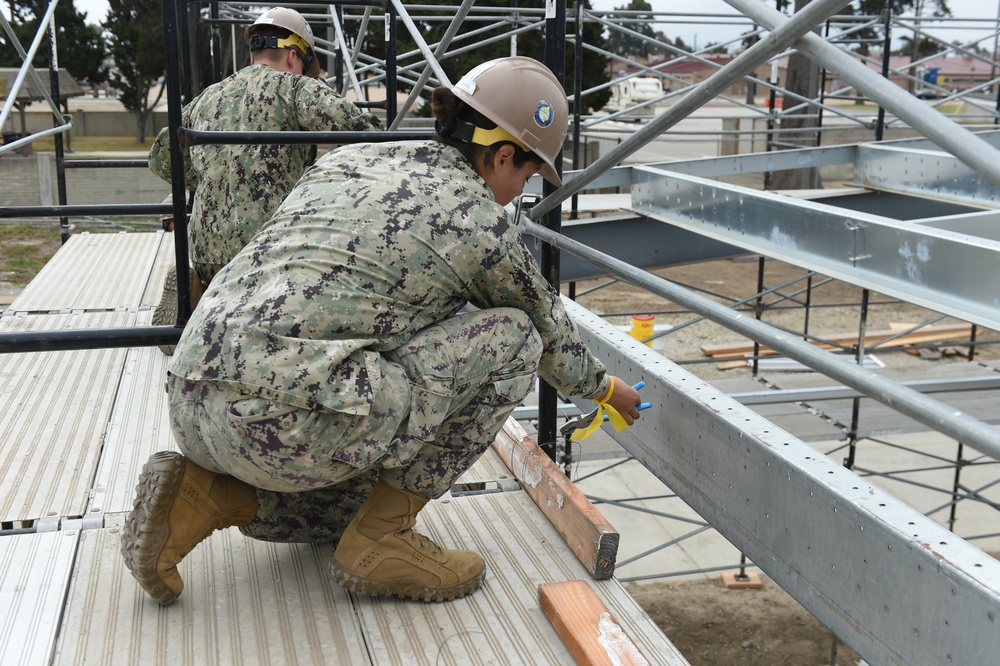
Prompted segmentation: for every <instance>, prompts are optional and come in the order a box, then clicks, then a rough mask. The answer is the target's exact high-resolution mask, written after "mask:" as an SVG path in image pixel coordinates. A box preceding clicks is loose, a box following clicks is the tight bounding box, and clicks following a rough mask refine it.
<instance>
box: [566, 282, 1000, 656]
mask: <svg viewBox="0 0 1000 666" xmlns="http://www.w3.org/2000/svg"><path fill="white" fill-rule="evenodd" d="M567 307H568V308H569V309H570V312H571V314H572V315H573V318H574V320H575V321H576V322H577V325H578V326H579V328H580V330H581V334H582V335H583V337H584V340H585V341H586V342H587V344H588V345H589V346H590V347H591V349H593V350H594V351H595V353H596V354H597V355H598V357H600V358H601V359H602V360H603V361H604V362H605V363H606V364H607V365H608V368H609V372H611V373H613V374H615V375H619V376H623V377H634V378H637V379H640V378H641V379H642V380H643V381H645V382H646V386H645V387H644V388H643V399H644V400H649V401H651V402H652V403H653V405H654V407H653V408H652V409H649V410H647V411H645V412H643V416H642V418H640V419H639V420H638V421H637V422H636V424H635V425H633V426H632V427H630V428H628V429H626V430H624V431H622V432H620V433H615V432H611V431H610V430H609V434H611V436H612V437H613V438H614V439H615V440H616V441H617V442H618V443H619V444H621V446H622V447H624V448H625V449H626V450H627V451H628V452H629V453H630V454H632V455H633V456H634V457H635V458H636V459H638V460H639V461H640V462H642V464H643V465H645V466H646V467H647V468H648V469H649V470H650V471H651V472H653V473H654V474H655V475H656V476H657V477H659V478H660V480H662V481H663V482H664V483H666V484H667V485H668V486H669V487H670V488H671V489H672V490H673V491H674V492H675V493H677V494H678V495H679V496H680V497H681V498H682V499H683V500H684V501H685V502H686V503H687V504H689V505H690V506H691V507H692V508H694V509H695V510H696V511H697V512H698V513H699V514H700V515H701V516H702V517H704V518H705V519H706V520H707V521H708V522H709V523H711V525H712V526H713V527H714V528H715V529H717V530H718V531H719V532H720V533H721V534H723V536H725V537H726V538H727V539H729V541H731V542H732V543H733V544H734V545H735V546H736V547H738V548H739V549H740V550H741V552H744V553H746V554H747V556H748V557H749V558H750V559H751V560H752V561H753V563H754V564H755V565H757V566H758V567H760V568H761V569H762V570H763V571H764V572H765V573H767V574H768V575H769V576H770V577H771V578H773V579H774V580H775V581H776V582H777V583H778V584H779V585H780V586H781V587H782V588H783V589H784V590H786V591H787V592H789V593H790V594H791V595H792V596H793V597H795V598H796V599H797V600H798V601H799V602H800V603H801V604H802V605H803V606H805V607H806V608H807V609H809V611H810V612H812V613H813V614H814V615H815V616H816V617H817V618H819V619H820V620H821V621H822V622H823V623H824V624H825V625H827V626H828V627H830V628H831V629H832V630H833V631H834V632H835V633H836V634H837V636H838V637H839V638H840V639H841V640H843V641H844V642H846V643H847V644H848V645H850V646H851V647H852V648H853V649H854V650H856V651H857V652H858V653H859V654H862V655H863V656H864V657H865V659H866V660H867V661H869V663H880V664H881V663H885V664H890V663H893V664H894V663H900V664H911V665H914V666H918V665H920V664H943V663H956V664H959V663H982V659H983V658H984V655H989V654H996V653H997V651H998V650H1000V631H998V630H997V629H998V624H1000V562H998V561H997V560H996V559H994V558H992V557H989V556H988V555H986V554H985V553H983V552H982V551H980V550H979V549H977V548H975V547H974V546H972V545H970V544H969V543H968V542H966V541H963V540H962V539H960V538H958V537H956V536H955V535H954V534H952V533H950V532H948V531H947V530H946V529H944V528H943V527H941V526H940V525H938V524H937V523H935V522H934V521H932V520H930V519H929V518H927V517H925V516H923V515H922V514H920V513H919V512H917V511H916V510H914V509H912V508H911V507H909V506H907V505H905V504H903V503H902V502H900V501H898V500H896V499H895V498H893V497H892V496H890V495H888V494H887V493H885V492H884V491H882V490H880V489H878V488H876V487H875V486H873V485H872V484H870V483H868V482H867V481H865V480H864V479H862V478H861V477H859V476H858V475H856V474H855V473H854V472H851V471H850V470H848V469H846V468H845V467H843V466H841V465H840V464H838V463H837V462H835V461H833V460H831V459H830V458H827V457H826V456H824V455H822V454H820V453H817V452H816V450H815V449H813V448H811V447H810V446H808V445H806V444H805V443H803V442H802V441H800V440H798V439H797V438H795V437H793V436H792V435H790V434H788V433H787V432H784V431H782V430H781V429H779V428H778V427H777V426H775V425H774V424H773V423H771V422H769V421H768V420H767V419H765V418H764V417H762V416H760V415H758V414H756V413H754V412H753V411H751V410H750V409H748V408H746V407H744V406H742V405H740V404H739V403H737V402H736V401H734V400H732V399H731V398H729V397H727V396H726V395H725V394H723V393H721V392H720V391H718V390H716V389H715V388H713V387H712V386H711V385H709V384H707V383H706V382H704V381H702V380H700V379H698V378H697V377H695V376H693V375H691V374H689V373H687V372H686V371H685V370H683V369H681V368H679V367H678V366H676V365H674V364H673V363H671V362H670V361H668V360H667V359H665V358H662V357H660V356H659V355H657V354H655V353H654V352H652V351H650V350H649V348H648V347H646V346H645V345H642V344H641V343H639V342H638V341H636V340H632V339H631V338H630V337H629V336H627V335H626V334H624V333H623V332H621V331H618V330H617V329H615V328H614V327H613V326H611V325H610V324H608V323H607V322H605V321H604V320H602V319H600V318H599V317H597V316H596V315H594V314H592V313H590V312H588V311H586V310H585V309H583V308H581V307H579V306H577V305H576V304H574V303H572V302H571V301H567Z"/></svg>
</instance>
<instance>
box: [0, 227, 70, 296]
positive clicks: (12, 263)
mask: <svg viewBox="0 0 1000 666" xmlns="http://www.w3.org/2000/svg"><path fill="white" fill-rule="evenodd" d="M60 244H61V239H60V235H59V229H58V225H52V224H49V225H34V224H0V282H7V283H10V284H13V285H15V286H22V287H23V286H24V285H26V284H28V283H29V282H30V281H31V279H32V278H34V277H35V276H36V275H38V271H40V270H42V267H43V266H45V264H46V263H47V262H48V260H49V259H50V258H51V257H52V255H53V254H55V252H56V250H58V249H59V246H60Z"/></svg>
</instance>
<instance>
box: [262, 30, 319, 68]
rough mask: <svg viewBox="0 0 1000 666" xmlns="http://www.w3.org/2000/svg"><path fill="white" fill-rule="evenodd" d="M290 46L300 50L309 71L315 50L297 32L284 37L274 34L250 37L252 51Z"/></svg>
mask: <svg viewBox="0 0 1000 666" xmlns="http://www.w3.org/2000/svg"><path fill="white" fill-rule="evenodd" d="M288 48H294V49H296V50H297V51H298V52H299V55H301V56H302V62H303V63H304V65H305V67H304V69H305V70H306V71H308V70H309V65H310V64H312V60H313V51H312V49H311V48H309V45H308V44H306V43H305V41H304V40H303V39H302V38H301V37H299V36H298V35H296V34H295V33H292V34H290V35H289V36H288V37H284V38H278V37H275V36H274V35H252V36H251V37H250V50H251V51H260V50H262V49H288Z"/></svg>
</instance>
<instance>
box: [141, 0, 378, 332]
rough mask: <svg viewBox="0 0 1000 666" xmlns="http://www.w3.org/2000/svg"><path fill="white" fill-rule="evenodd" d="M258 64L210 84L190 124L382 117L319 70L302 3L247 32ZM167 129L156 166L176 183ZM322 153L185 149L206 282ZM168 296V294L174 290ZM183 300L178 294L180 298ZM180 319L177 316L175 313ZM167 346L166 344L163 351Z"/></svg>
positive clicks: (343, 124)
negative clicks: (321, 76) (356, 101)
mask: <svg viewBox="0 0 1000 666" xmlns="http://www.w3.org/2000/svg"><path fill="white" fill-rule="evenodd" d="M244 37H245V39H246V42H247V46H248V47H249V49H250V66H249V67H245V68H243V69H241V70H240V71H238V72H236V73H235V74H233V75H232V76H230V77H228V78H227V79H225V80H223V81H220V82H219V83H216V84H215V85H212V86H209V87H208V88H206V89H205V90H204V92H202V93H201V94H200V95H198V97H196V98H195V99H194V100H193V101H192V102H191V103H190V104H188V105H187V106H185V107H184V110H183V111H182V115H181V124H182V126H183V127H185V128H189V129H194V130H231V131H279V130H313V131H336V130H348V131H367V130H379V129H382V123H381V121H380V120H379V119H378V118H377V117H376V116H374V115H372V114H370V113H363V112H362V111H360V110H359V109H358V107H356V106H355V105H354V104H352V103H350V102H348V101H347V100H345V99H344V98H343V97H341V96H340V95H339V94H338V93H337V92H336V91H335V90H333V88H331V87H330V86H329V85H327V83H326V82H325V81H323V80H322V79H318V78H315V77H317V76H318V75H319V60H318V58H317V57H316V52H315V39H314V37H313V33H312V29H311V28H310V27H309V24H308V23H307V22H306V20H305V19H304V18H303V17H302V15H301V14H299V13H298V12H297V11H295V10H293V9H287V8H284V7H275V8H272V9H269V10H268V11H267V12H265V13H264V14H262V15H261V16H260V17H259V18H258V19H257V20H256V21H255V22H254V23H253V24H252V25H250V26H248V27H247V28H246V30H245V31H244ZM169 139H170V137H169V132H168V130H167V128H164V129H163V130H161V131H160V133H159V135H158V136H157V138H156V142H155V143H154V144H153V146H152V148H151V149H150V151H149V168H150V169H151V170H152V171H153V173H155V174H156V175H158V176H159V177H160V178H163V179H164V180H166V181H168V182H170V179H171V170H170V141H169ZM315 158H316V146H314V145H302V144H255V145H241V144H219V145H216V144H199V145H194V146H184V174H185V179H186V188H187V189H188V190H193V191H194V192H195V195H194V202H193V203H192V208H191V218H190V226H189V228H188V241H189V247H190V257H191V263H192V265H193V266H194V268H195V271H196V272H197V274H198V277H199V278H200V280H201V282H202V283H203V284H206V285H207V284H208V283H209V281H211V279H212V278H213V276H214V275H215V274H216V273H217V272H218V271H219V269H221V268H222V267H223V266H225V265H226V264H227V263H229V260H230V259H232V258H233V257H235V256H236V253H237V252H239V251H240V250H242V249H243V246H245V245H246V244H247V243H248V242H249V241H250V239H251V238H253V236H254V234H255V233H257V230H258V229H260V227H261V225H263V224H264V222H266V221H267V219H268V218H269V217H271V214H272V213H273V212H274V210H275V209H276V208H277V207H278V204H280V203H281V201H282V199H284V198H285V196H287V195H288V193H289V192H290V191H291V189H292V186H293V185H295V182H296V181H297V180H298V179H299V176H301V175H302V173H303V172H304V171H305V170H306V167H307V166H309V164H311V163H312V162H313V161H314V160H315ZM165 296H166V297H167V298H169V295H168V294H165ZM173 299H174V301H176V299H177V297H176V293H174V295H173ZM164 301H165V299H164V298H161V299H160V302H161V305H160V306H159V307H158V308H157V310H156V311H155V312H154V317H153V324H154V325H169V324H174V323H175V321H176V319H175V317H176V307H175V306H173V305H170V304H168V303H165V302H164ZM171 312H173V313H174V318H170V313H171ZM164 351H166V350H164Z"/></svg>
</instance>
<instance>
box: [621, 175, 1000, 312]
mask: <svg viewBox="0 0 1000 666" xmlns="http://www.w3.org/2000/svg"><path fill="white" fill-rule="evenodd" d="M632 181H633V185H632V208H633V210H634V211H636V212H639V213H642V214H645V215H649V216H650V217H654V218H656V219H659V220H663V221H664V222H669V223H670V224H672V225H675V226H678V227H681V228H682V229H687V230H689V231H693V232H696V233H699V234H702V235H704V236H707V237H709V238H714V239H715V240H718V241H721V242H724V243H730V244H732V245H737V246H739V247H742V248H744V249H746V250H749V251H751V252H759V253H761V254H764V255H766V256H768V257H774V258H777V259H780V260H782V261H786V262H788V263H791V264H794V265H797V266H802V267H804V268H807V269H809V270H813V271H816V272H817V273H822V274H823V275H828V276H830V277H833V278H836V279H838V280H843V281H845V282H850V283H851V284H856V285H858V286H861V287H864V288H866V289H871V290H873V291H877V292H879V293H882V294H888V295H890V296H895V297H897V298H901V299H902V300H904V301H907V302H909V303H914V304H917V305H920V306H923V307H927V308H930V309H932V310H935V311H937V312H942V313H945V314H950V315H952V316H955V317H958V318H959V319H963V320H965V321H969V322H974V323H976V324H980V325H982V326H986V327H987V328H992V329H994V330H997V329H1000V296H998V294H997V290H996V285H995V284H994V283H993V281H991V280H988V279H983V276H987V275H992V274H993V273H995V267H996V266H998V265H1000V242H997V241H995V240H990V239H986V238H981V237H974V236H968V235H965V234H959V233H954V232H951V231H945V230H941V229H934V228H925V227H922V226H920V225H917V224H914V223H913V222H901V221H898V220H891V219H888V218H885V217H880V216H877V215H869V214H865V213H860V212H856V211H850V210H845V209H841V208H836V207H834V206H829V205H826V204H822V203H818V202H812V201H802V200H797V199H792V198H788V197H776V196H774V195H773V194H768V193H766V192H759V191H757V190H751V189H747V188H742V187H737V186H735V185H724V184H721V183H717V182H715V181H710V180H706V179H703V178H697V177H694V176H686V175H682V174H678V173H674V172H670V171H666V170H663V169H656V168H649V167H638V166H635V167H633V169H632Z"/></svg>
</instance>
